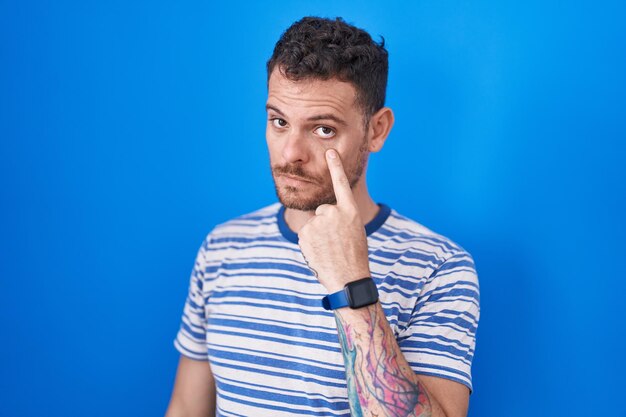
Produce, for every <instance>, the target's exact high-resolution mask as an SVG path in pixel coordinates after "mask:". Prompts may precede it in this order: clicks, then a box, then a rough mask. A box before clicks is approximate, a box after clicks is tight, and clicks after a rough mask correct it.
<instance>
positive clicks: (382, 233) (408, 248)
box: [376, 209, 473, 269]
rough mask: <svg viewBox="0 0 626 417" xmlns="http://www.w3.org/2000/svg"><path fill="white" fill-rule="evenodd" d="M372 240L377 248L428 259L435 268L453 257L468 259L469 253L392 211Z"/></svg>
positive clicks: (449, 240)
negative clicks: (377, 242) (374, 240)
mask: <svg viewBox="0 0 626 417" xmlns="http://www.w3.org/2000/svg"><path fill="white" fill-rule="evenodd" d="M376 238H377V239H378V240H379V244H380V245H381V246H384V247H387V248H389V247H392V248H394V249H396V250H398V251H404V252H408V253H414V254H421V256H422V257H424V256H426V257H428V259H429V260H430V262H432V263H433V265H432V266H433V267H434V268H435V269H437V268H438V267H439V266H441V265H443V264H444V263H446V262H447V261H449V260H453V259H457V258H466V259H469V260H472V257H471V255H470V254H469V252H467V251H466V250H465V249H464V248H463V247H462V246H460V245H459V244H458V243H456V242H455V241H453V240H452V239H450V238H448V237H446V236H443V235H441V234H439V233H436V232H434V231H433V230H431V229H429V228H428V227H426V226H424V225H422V224H421V223H418V222H417V221H415V220H413V219H410V218H408V217H406V216H404V215H402V214H400V213H398V212H397V211H395V210H393V209H392V210H391V213H390V214H389V218H388V219H387V221H386V222H385V223H384V224H383V226H382V227H381V228H380V229H379V230H378V231H377V233H376ZM472 262H473V260H472Z"/></svg>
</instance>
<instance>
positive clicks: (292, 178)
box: [280, 174, 311, 185]
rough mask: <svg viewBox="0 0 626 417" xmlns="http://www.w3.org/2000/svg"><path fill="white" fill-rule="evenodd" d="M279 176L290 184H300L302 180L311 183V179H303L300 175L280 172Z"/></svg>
mask: <svg viewBox="0 0 626 417" xmlns="http://www.w3.org/2000/svg"><path fill="white" fill-rule="evenodd" d="M280 176H281V177H282V178H283V180H284V181H285V182H286V183H287V184H291V185H298V184H301V183H303V182H306V183H311V181H309V180H307V179H304V178H302V177H297V176H294V175H288V174H280Z"/></svg>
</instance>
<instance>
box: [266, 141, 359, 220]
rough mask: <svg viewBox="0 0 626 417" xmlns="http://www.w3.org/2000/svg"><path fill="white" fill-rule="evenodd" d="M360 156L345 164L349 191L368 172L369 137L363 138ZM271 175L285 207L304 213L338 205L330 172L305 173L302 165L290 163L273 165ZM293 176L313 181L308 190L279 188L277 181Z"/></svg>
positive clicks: (277, 193) (291, 187) (292, 187)
mask: <svg viewBox="0 0 626 417" xmlns="http://www.w3.org/2000/svg"><path fill="white" fill-rule="evenodd" d="M357 152H358V154H357V156H356V160H355V163H354V165H353V166H346V165H345V161H342V162H343V163H344V170H345V172H346V176H347V177H348V182H349V183H350V188H354V186H355V185H356V183H357V182H358V181H359V179H360V178H361V176H362V175H363V172H364V171H365V165H366V163H367V155H368V152H367V138H364V140H363V142H362V143H361V146H359V149H358V151H357ZM271 169H272V176H273V178H274V186H275V188H276V195H277V196H278V200H279V201H280V202H281V204H282V205H283V206H285V208H289V209H293V210H301V211H313V210H315V209H317V208H318V207H319V206H321V205H322V204H336V203H337V198H336V197H335V190H334V189H333V182H332V179H331V177H330V172H329V171H328V170H326V172H325V173H324V174H323V175H315V174H312V173H309V172H307V171H305V169H304V168H303V167H302V165H300V164H288V165H282V166H280V165H273V166H271ZM283 174H286V175H290V176H293V177H297V178H301V179H303V180H305V181H308V182H310V183H309V184H306V185H305V187H307V188H309V189H310V191H308V190H306V189H304V188H303V187H294V186H290V185H285V186H282V187H280V186H279V185H278V183H277V181H276V179H277V177H278V176H280V175H283Z"/></svg>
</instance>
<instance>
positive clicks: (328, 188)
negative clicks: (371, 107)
mask: <svg viewBox="0 0 626 417" xmlns="http://www.w3.org/2000/svg"><path fill="white" fill-rule="evenodd" d="M355 96H356V91H355V89H354V87H353V86H352V85H351V84H349V83H346V82H342V81H338V80H336V79H330V80H326V81H323V80H302V81H290V80H288V79H286V78H285V77H283V76H282V74H281V73H280V71H278V70H277V69H275V70H274V71H273V72H272V74H271V76H270V79H269V85H268V98H267V130H266V139H267V146H268V149H269V154H270V166H271V168H272V175H273V177H274V184H275V186H276V194H277V195H278V199H279V200H280V202H281V203H282V204H283V205H284V206H285V207H287V208H291V209H295V210H304V211H311V210H315V209H316V208H317V207H318V206H320V205H322V204H334V203H335V202H336V200H335V194H334V191H333V185H332V181H331V178H330V172H329V171H328V166H327V164H326V159H325V151H326V149H328V148H334V149H336V150H337V151H338V152H339V155H340V156H341V159H342V162H343V166H344V169H345V171H346V175H347V177H348V180H349V181H350V186H351V187H352V188H354V187H355V185H356V184H357V183H358V182H359V181H363V178H362V174H363V172H364V170H365V166H366V164H367V154H368V152H367V145H368V143H367V136H366V132H365V126H364V123H363V113H362V111H361V110H360V108H359V107H358V106H357V105H356V103H355Z"/></svg>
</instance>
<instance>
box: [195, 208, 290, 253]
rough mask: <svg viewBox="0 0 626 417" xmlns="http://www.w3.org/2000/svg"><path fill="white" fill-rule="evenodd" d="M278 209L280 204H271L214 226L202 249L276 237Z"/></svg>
mask: <svg viewBox="0 0 626 417" xmlns="http://www.w3.org/2000/svg"><path fill="white" fill-rule="evenodd" d="M280 207H281V205H280V203H273V204H270V205H268V206H265V207H263V208H260V209H258V210H255V211H253V212H251V213H247V214H243V215H240V216H237V217H234V218H232V219H230V220H228V221H226V222H223V223H220V224H218V225H216V226H215V227H214V228H213V229H212V230H211V231H210V232H209V233H208V234H207V236H206V238H205V239H204V242H203V245H202V246H203V248H204V249H205V250H208V249H209V248H210V247H211V246H215V245H220V244H222V245H223V244H229V245H232V244H235V243H237V242H249V241H252V240H263V239H265V238H270V237H274V236H276V235H277V234H278V226H277V222H276V215H277V213H278V210H279V209H280Z"/></svg>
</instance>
